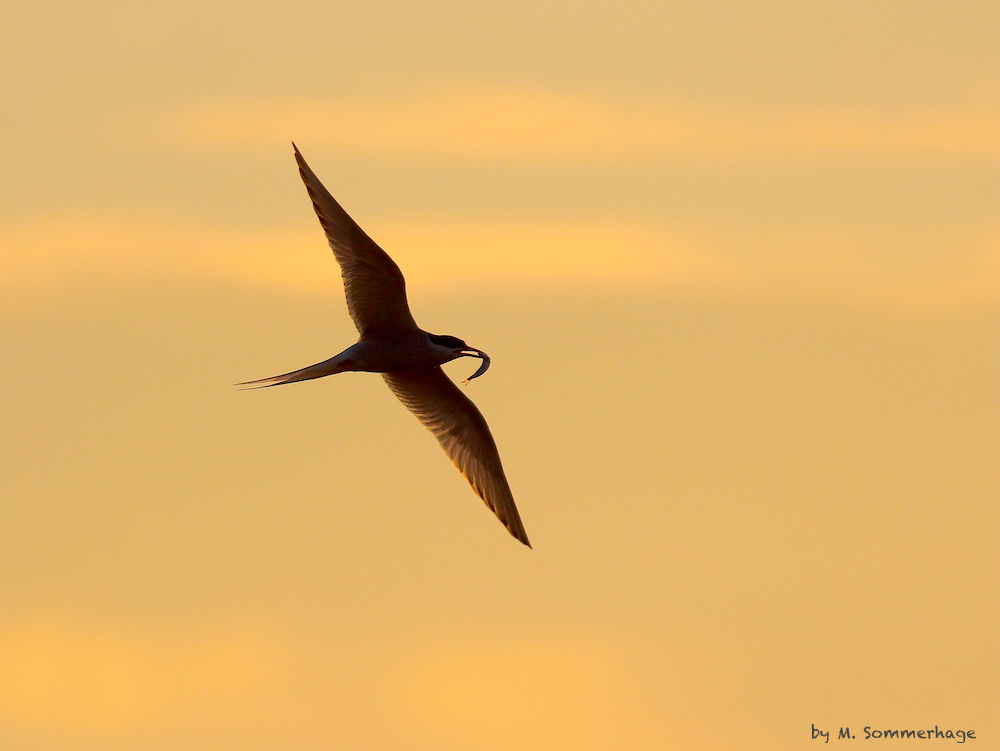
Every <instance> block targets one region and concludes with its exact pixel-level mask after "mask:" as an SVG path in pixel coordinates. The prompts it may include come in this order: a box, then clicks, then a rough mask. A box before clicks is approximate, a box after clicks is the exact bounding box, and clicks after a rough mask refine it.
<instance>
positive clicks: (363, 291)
mask: <svg viewBox="0 0 1000 751" xmlns="http://www.w3.org/2000/svg"><path fill="white" fill-rule="evenodd" d="M292 148H294V149H295V161H296V162H297V163H298V165H299V174H300V175H301V176H302V182H304V183H305V184H306V190H307V191H308V192H309V198H311V199H312V205H313V208H314V209H315V210H316V216H318V217H319V223H320V224H321V225H322V226H323V231H324V232H325V233H326V239H327V240H328V241H329V243H330V247H331V248H332V249H333V255H334V256H335V257H336V258H337V263H339V264H340V270H341V273H342V274H343V277H344V291H345V292H346V293H347V310H348V312H350V314H351V318H352V319H353V320H354V325H355V326H357V327H358V331H359V332H361V337H362V338H363V339H372V338H378V337H380V336H392V335H393V334H396V333H399V332H404V331H413V330H414V329H416V328H417V324H416V322H415V321H414V320H413V316H412V315H411V314H410V307H409V305H407V303H406V282H405V281H404V280H403V274H402V272H401V271H400V270H399V266H397V265H396V263H395V261H393V260H392V259H391V258H390V257H389V255H388V254H387V253H386V252H385V251H384V250H382V249H381V248H380V247H379V246H378V245H376V244H375V241H374V240H372V239H371V238H370V237H368V235H366V234H365V231H364V230H363V229H361V227H359V226H358V225H357V223H356V222H355V221H354V220H353V219H351V217H350V216H348V214H347V212H346V211H344V210H343V209H342V208H341V207H340V204H339V203H337V201H336V200H334V198H333V196H331V195H330V192H329V191H328V190H327V189H326V188H325V187H323V183H321V182H320V181H319V178H318V177H316V173H315V172H313V171H312V170H311V169H310V168H309V165H308V164H306V160H305V159H303V158H302V154H301V153H299V149H298V147H296V146H295V144H292Z"/></svg>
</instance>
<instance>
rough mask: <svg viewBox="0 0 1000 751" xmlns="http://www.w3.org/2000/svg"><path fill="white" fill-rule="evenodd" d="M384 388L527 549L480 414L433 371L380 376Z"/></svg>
mask: <svg viewBox="0 0 1000 751" xmlns="http://www.w3.org/2000/svg"><path fill="white" fill-rule="evenodd" d="M382 377H383V378H385V382H386V383H387V384H389V388H390V389H392V392H393V393H394V394H395V395H396V396H397V397H398V398H399V400H400V401H401V402H402V403H403V404H405V405H406V407H407V408H408V409H409V410H410V411H411V412H412V413H413V414H415V415H416V416H417V419H418V420H420V422H422V423H423V424H424V426H425V427H427V429H428V430H430V431H431V432H432V433H433V434H434V437H435V438H437V439H438V442H439V443H440V444H441V448H443V449H444V451H445V453H446V454H448V456H449V458H450V459H451V460H452V461H453V462H454V463H455V466H456V467H458V469H459V471H460V472H461V473H462V474H463V475H465V479H467V480H468V481H469V483H470V484H471V485H472V489H473V490H475V491H476V493H477V494H478V495H479V497H480V498H482V499H483V500H484V501H486V505H487V506H489V507H490V509H492V511H493V513H494V514H496V515H497V518H499V519H500V521H501V522H503V524H504V526H505V527H507V529H508V530H510V533H511V534H512V535H514V537H516V538H517V539H518V540H520V541H521V542H523V543H524V544H525V545H527V546H528V547H529V548H530V547H531V543H530V542H528V535H527V534H526V533H525V531H524V525H522V524H521V517H520V516H519V515H518V513H517V506H515V505H514V496H513V495H512V494H511V492H510V486H509V485H508V484H507V478H506V477H505V476H504V473H503V466H502V465H501V464H500V454H499V453H498V452H497V445H496V443H495V442H494V441H493V436H492V435H491V434H490V429H489V426H488V425H487V424H486V419H485V418H484V417H483V415H482V413H481V412H480V411H479V410H478V409H477V408H476V405H475V404H473V403H472V400H471V399H469V397H467V396H466V395H465V394H463V393H462V392H461V391H460V390H459V388H458V386H456V385H455V384H454V383H453V382H452V380H451V379H450V378H448V376H446V375H445V373H444V371H443V370H441V368H439V367H434V368H422V369H415V370H408V371H402V372H394V373H383V374H382Z"/></svg>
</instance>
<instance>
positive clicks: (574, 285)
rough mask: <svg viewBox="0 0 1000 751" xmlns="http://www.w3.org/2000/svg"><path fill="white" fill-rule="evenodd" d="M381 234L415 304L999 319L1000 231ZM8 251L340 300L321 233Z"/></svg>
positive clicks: (559, 225)
mask: <svg viewBox="0 0 1000 751" xmlns="http://www.w3.org/2000/svg"><path fill="white" fill-rule="evenodd" d="M370 231H371V234H372V235H374V236H375V237H376V238H377V240H378V241H379V242H380V243H381V244H382V245H383V246H384V247H385V248H387V249H389V251H390V253H391V254H392V255H393V256H394V258H395V259H396V260H397V262H398V263H399V264H400V266H401V268H402V269H403V271H404V273H405V274H406V276H407V280H408V289H409V291H410V294H411V295H415V296H421V295H425V294H436V293H441V292H447V291H459V290H467V291H468V290H483V291H489V290H494V291H496V290H511V289H533V288H548V289H563V290H572V289H580V288H584V289H586V288H596V289H607V290H644V291H647V292H648V291H653V292H655V291H660V292H662V293H664V294H670V295H680V296H683V297H703V298H711V299H716V298H734V299H739V298H744V299H746V298H765V299H790V300H796V301H801V300H809V301H818V302H823V303H832V304H837V305H852V306H853V305H861V306H866V307H867V306H872V305H875V306H881V307H886V306H887V307H891V308H926V307H942V306H943V307H967V306H982V305H989V306H992V305H995V304H996V302H997V300H998V297H1000V283H998V282H1000V231H998V229H997V228H996V227H995V226H978V227H969V228H946V229H939V230H919V229H911V230H909V231H902V232H901V231H897V232H891V231H886V230H874V229H870V228H869V229H864V228H843V227H813V228H808V229H805V230H798V231H796V230H772V231H757V232H746V233H742V234H737V233H733V232H721V231H712V230H707V229H697V228H688V229H671V228H667V227H655V226H649V225H646V226H644V225H641V224H629V223H626V222H613V221H599V220H597V221H592V222H572V221H516V220H510V221H503V220H499V219H498V220H493V221H462V220H432V219H428V220H422V221H399V220H396V221H392V220H387V221H385V222H381V223H378V224H377V225H376V226H375V227H371V228H370ZM0 248H2V250H0V271H2V274H0V285H2V286H3V287H4V288H6V289H7V290H8V291H9V292H10V293H11V294H15V293H16V292H17V291H18V290H20V291H21V292H23V293H26V294H29V295H30V294H32V293H30V290H31V289H39V288H43V289H45V288H51V287H52V286H53V285H55V286H60V285H72V284H73V283H75V281H76V280H77V279H78V278H80V274H84V275H86V274H87V273H100V274H105V275H108V274H110V275H115V276H121V275H125V276H136V275H138V276H141V277H147V278H149V277H154V278H155V277H158V276H159V277H164V276H166V277H177V276H188V277H190V276H196V277H202V278H209V279H218V280H225V281H228V282H236V283H239V284H251V285H255V286H264V287H270V288H280V289H288V290H292V291H299V292H305V293H309V294H323V295H327V294H329V295H338V296H339V295H340V294H341V292H340V290H341V286H340V279H339V269H338V268H337V266H336V263H335V261H334V259H333V258H332V255H331V254H330V253H329V251H328V249H327V248H326V244H325V242H324V239H323V237H322V234H321V232H320V230H319V228H318V227H316V228H314V227H303V228H301V229H300V228H295V229H291V228H289V229H274V230H235V229H221V228H204V227H195V226H183V225H179V224H177V223H171V222H167V221H162V220H161V221H157V220H128V219H102V218H91V217H78V218H74V219H67V220H57V221H50V222H44V221H42V222H35V223H31V224H23V225H21V226H15V227H9V228H5V229H4V230H0ZM84 278H85V276H84Z"/></svg>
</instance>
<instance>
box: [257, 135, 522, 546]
mask: <svg viewBox="0 0 1000 751" xmlns="http://www.w3.org/2000/svg"><path fill="white" fill-rule="evenodd" d="M293 147H294V144H293ZM295 159H296V161H297V162H298V165H299V174H300V175H301V176H302V180H303V182H305V185H306V190H307V191H308V192H309V197H310V198H311V199H312V202H313V208H314V209H315V210H316V215H317V216H318V217H319V220H320V224H321V225H322V226H323V230H324V231H325V232H326V236H327V240H328V241H329V243H330V247H331V248H332V249H333V252H334V255H335V256H336V258H337V261H338V263H339V264H340V267H341V271H342V273H343V277H344V289H345V292H346V294H347V308H348V311H349V312H350V314H351V318H353V319H354V323H355V325H356V326H357V327H358V331H359V332H360V334H361V338H360V340H359V341H358V342H357V343H356V344H354V345H352V346H350V347H348V348H347V349H345V350H344V351H343V352H341V353H340V354H339V355H336V356H334V357H331V358H330V359H329V360H324V361H323V362H320V363H317V364H315V365H310V366H309V367H307V368H302V369H301V370H295V371H292V372H291V373H285V374H284V375H280V376H273V377H271V378H263V379H261V380H258V381H250V382H248V383H244V384H240V385H241V386H250V387H254V388H256V387H264V386H279V385H282V384H286V383H294V382H296V381H305V380H310V379H313V378H322V377H323V376H328V375H333V374H335V373H343V372H346V371H365V372H370V373H381V374H382V377H383V378H384V379H385V382H386V384H388V386H389V388H390V389H391V390H392V392H393V393H394V394H395V395H396V396H397V397H398V398H399V400H400V401H401V402H403V404H404V405H406V407H407V408H408V409H409V410H410V411H411V412H413V413H414V415H416V417H417V419H419V420H420V421H421V422H422V423H423V424H424V425H425V426H426V427H427V428H428V429H429V430H430V431H431V432H432V433H433V434H434V436H435V437H436V438H437V439H438V442H439V443H440V444H441V447H442V448H443V449H444V450H445V453H447V454H448V456H449V457H450V458H451V460H452V461H453V462H454V463H455V466H456V467H458V469H459V470H460V471H461V472H462V474H463V475H465V477H466V478H467V479H468V480H469V483H470V484H471V485H472V487H473V489H474V490H475V491H476V493H477V494H478V495H479V497H480V498H482V499H483V500H484V501H485V502H486V505H487V506H489V507H490V509H492V510H493V512H494V513H495V514H496V515H497V517H498V518H499V519H500V521H501V522H503V524H504V526H506V527H507V529H508V530H509V531H510V533H511V534H512V535H513V536H514V537H516V538H517V539H518V540H520V541H521V542H523V543H524V544H525V545H528V546H529V547H530V546H531V545H530V543H529V542H528V536H527V534H526V533H525V531H524V526H523V525H522V523H521V518H520V516H519V514H518V512H517V507H516V506H515V505H514V497H513V495H512V494H511V492H510V486H509V485H508V484H507V478H506V477H505V475H504V471H503V466H502V465H501V463H500V454H499V453H498V451H497V448H496V444H495V443H494V441H493V436H492V435H491V434H490V429H489V426H488V425H487V424H486V420H485V419H484V418H483V416H482V414H481V413H480V412H479V410H478V409H477V408H476V405H475V404H473V403H472V401H471V400H470V399H469V398H468V397H467V396H466V395H465V394H463V393H462V391H461V390H459V388H458V387H457V386H456V385H455V384H454V383H453V382H452V380H451V379H450V378H448V376H446V375H445V374H444V371H442V370H441V367H440V366H441V365H443V364H444V363H446V362H450V361H451V360H454V359H456V358H459V357H466V356H470V357H478V358H480V359H481V360H482V361H483V362H482V365H481V366H480V367H479V370H477V371H476V373H474V374H473V375H472V376H471V377H470V378H469V379H467V381H466V383H467V382H468V381H470V380H472V379H473V378H477V377H478V376H480V375H482V374H483V373H485V372H486V369H487V368H488V367H489V364H490V359H489V356H488V355H487V354H486V353H485V352H483V351H482V350H478V349H475V348H474V347H469V346H468V345H467V344H466V343H465V342H464V341H462V340H461V339H459V338H457V337H454V336H441V335H438V334H431V333H428V332H426V331H424V330H422V329H421V328H420V327H418V326H417V324H416V322H415V321H414V320H413V315H412V314H411V313H410V308H409V305H408V303H407V301H406V283H405V281H404V279H403V275H402V273H401V272H400V270H399V267H398V266H396V264H395V262H393V260H392V259H391V258H390V257H389V256H388V255H387V254H386V253H385V251H383V250H382V249H381V248H380V247H379V246H378V245H376V244H375V242H374V241H373V240H372V239H371V238H370V237H368V235H366V234H365V233H364V231H363V230H362V229H361V228H360V227H359V226H358V225H357V224H356V223H355V222H354V220H353V219H351V217H350V216H349V215H348V214H347V212H345V211H344V210H343V209H342V208H341V207H340V204H338V203H337V202H336V201H335V200H334V198H333V196H331V195H330V193H329V192H328V191H327V190H326V188H325V187H323V184H322V183H321V182H320V181H319V178H317V177H316V175H315V173H313V171H312V170H311V169H310V168H309V165H308V164H306V161H305V159H303V158H302V154H300V153H299V150H298V148H295Z"/></svg>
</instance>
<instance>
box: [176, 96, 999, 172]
mask: <svg viewBox="0 0 1000 751" xmlns="http://www.w3.org/2000/svg"><path fill="white" fill-rule="evenodd" d="M170 127H171V131H172V135H173V136H174V137H175V138H180V139H181V140H183V141H186V142H189V143H195V144H201V145H206V146H213V147H219V146H225V147H239V148H246V147H260V146H267V147H270V146H278V145H280V146H282V147H284V146H287V144H288V142H289V141H291V140H296V141H298V142H299V144H300V145H303V146H305V145H308V147H309V148H310V149H315V148H327V149H333V150H337V151H341V152H345V153H350V154H364V155H368V156H378V157H383V158H386V157H387V158H393V159H435V160H448V159H452V160H462V161H464V162H468V161H497V160H504V159H532V160H540V161H567V160H584V161H588V160H589V161H594V160H599V161H621V160H649V159H653V160H656V159H668V158H680V159H707V160H734V159H755V158H761V157H769V156H777V155H792V156H807V155H846V154H860V155H867V156H947V157H964V158H974V157H985V158H996V157H998V156H1000V111H996V110H993V109H981V110H976V109H964V110H944V109H942V110H919V111H903V110H874V109H872V110H863V109H846V108H835V107H826V108H823V107H812V108H808V107H798V108H775V109H761V108H757V109H750V108H746V109H732V108H711V107H696V106H692V105H686V104H683V103H680V102H668V101H656V100H639V101H631V102H622V101H612V100H602V99H598V98H595V97H592V96H582V95H572V94H555V93H549V92H541V91H531V90H518V89H503V88H498V89H492V90H472V89H465V90H461V89H460V90H452V91H440V92H436V93H432V94H427V95H421V96H416V95H414V96H409V97H398V98H395V99H379V100H344V101H318V100H254V101H220V102H206V103H203V104H201V105H198V106H194V107H190V108H188V109H186V110H184V111H182V112H180V113H178V114H176V115H175V117H174V118H173V120H172V125H171V126H170Z"/></svg>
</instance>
